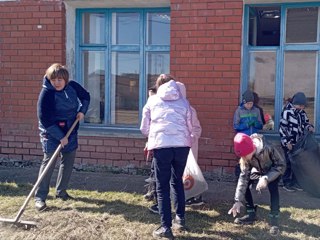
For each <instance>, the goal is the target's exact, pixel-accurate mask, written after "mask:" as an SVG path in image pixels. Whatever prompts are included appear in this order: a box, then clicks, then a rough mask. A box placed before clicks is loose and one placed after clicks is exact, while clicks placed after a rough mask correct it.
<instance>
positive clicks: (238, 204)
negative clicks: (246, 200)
mask: <svg viewBox="0 0 320 240" xmlns="http://www.w3.org/2000/svg"><path fill="white" fill-rule="evenodd" d="M241 207H243V205H242V203H241V202H235V204H233V206H232V208H231V209H230V210H229V211H228V214H231V213H232V216H233V217H236V216H237V214H238V213H240V208H241Z"/></svg>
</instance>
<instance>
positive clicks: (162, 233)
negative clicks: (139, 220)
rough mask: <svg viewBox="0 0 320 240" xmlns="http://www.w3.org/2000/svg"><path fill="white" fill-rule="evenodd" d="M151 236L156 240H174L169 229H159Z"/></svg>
mask: <svg viewBox="0 0 320 240" xmlns="http://www.w3.org/2000/svg"><path fill="white" fill-rule="evenodd" d="M152 236H153V237H154V238H156V239H161V238H166V239H174V236H173V234H172V231H171V229H170V228H164V227H159V228H157V229H156V230H154V231H153V233H152Z"/></svg>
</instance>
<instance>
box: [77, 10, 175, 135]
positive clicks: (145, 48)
mask: <svg viewBox="0 0 320 240" xmlns="http://www.w3.org/2000/svg"><path fill="white" fill-rule="evenodd" d="M126 12H128V13H132V12H135V13H139V14H140V16H141V18H140V25H139V35H140V36H141V39H140V42H139V44H138V45H132V46H130V45H120V44H119V45H116V44H112V32H111V31H112V26H111V25H112V21H111V19H112V14H113V13H126ZM162 12H163V13H169V14H170V8H119V9H117V8H114V9H102V8H101V9H100V8H99V9H92V8H88V9H76V24H75V27H76V30H75V77H76V81H78V82H79V83H80V84H84V79H82V69H83V66H82V61H81V55H82V52H83V51H95V50H97V51H104V55H105V61H104V62H105V79H104V81H105V102H106V103H108V104H105V107H104V116H105V121H104V123H105V124H100V125H97V124H92V123H85V122H84V123H83V124H82V127H83V128H82V129H83V130H90V131H93V132H94V131H96V132H97V134H103V133H108V132H111V133H112V132H119V133H140V130H139V127H140V126H139V125H138V126H128V125H120V124H119V125H116V124H113V125H112V124H111V114H110V112H111V103H110V102H111V101H110V99H111V95H112V94H111V90H108V89H111V81H112V79H111V58H112V53H114V52H116V53H121V52H127V53H128V52H135V53H138V52H139V54H140V60H139V66H140V73H139V123H140V122H141V116H142V109H143V106H144V105H145V103H146V101H147V97H148V96H147V92H148V91H147V89H148V79H147V73H146V67H147V61H146V59H147V53H157V52H159V53H166V54H169V56H170V44H169V45H148V44H147V42H146V40H147V35H146V34H147V31H146V30H147V14H148V13H162ZM84 13H99V14H104V16H105V26H106V33H105V36H107V37H106V38H105V43H104V44H86V43H82V14H84ZM169 68H170V65H169ZM168 72H170V69H168Z"/></svg>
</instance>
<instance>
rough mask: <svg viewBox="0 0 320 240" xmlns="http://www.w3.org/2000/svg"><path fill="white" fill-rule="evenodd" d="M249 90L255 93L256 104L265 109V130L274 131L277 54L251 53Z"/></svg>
mask: <svg viewBox="0 0 320 240" xmlns="http://www.w3.org/2000/svg"><path fill="white" fill-rule="evenodd" d="M249 60H250V63H249V89H251V90H252V91H253V92H255V93H256V94H257V95H255V100H256V101H257V102H256V104H257V105H258V106H260V107H261V108H262V109H263V113H264V115H265V117H264V118H265V120H266V124H265V126H264V130H274V125H272V124H273V123H272V121H270V122H269V123H268V121H269V118H270V117H271V120H273V119H274V104H275V101H274V99H275V74H276V52H271V51H270V52H251V53H250V57H249Z"/></svg>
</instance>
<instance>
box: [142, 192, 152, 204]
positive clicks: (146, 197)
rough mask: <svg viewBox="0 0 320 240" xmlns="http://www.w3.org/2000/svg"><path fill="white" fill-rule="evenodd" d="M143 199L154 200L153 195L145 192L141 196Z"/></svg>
mask: <svg viewBox="0 0 320 240" xmlns="http://www.w3.org/2000/svg"><path fill="white" fill-rule="evenodd" d="M143 197H144V199H145V200H147V201H149V202H150V201H153V200H154V193H153V192H147V193H146V194H145V195H143Z"/></svg>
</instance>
